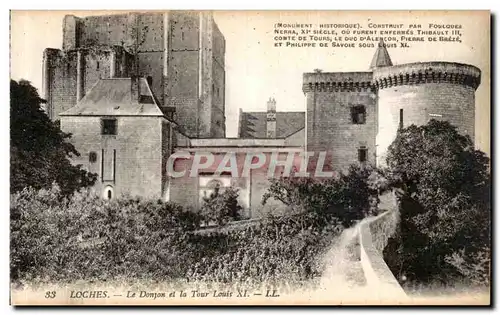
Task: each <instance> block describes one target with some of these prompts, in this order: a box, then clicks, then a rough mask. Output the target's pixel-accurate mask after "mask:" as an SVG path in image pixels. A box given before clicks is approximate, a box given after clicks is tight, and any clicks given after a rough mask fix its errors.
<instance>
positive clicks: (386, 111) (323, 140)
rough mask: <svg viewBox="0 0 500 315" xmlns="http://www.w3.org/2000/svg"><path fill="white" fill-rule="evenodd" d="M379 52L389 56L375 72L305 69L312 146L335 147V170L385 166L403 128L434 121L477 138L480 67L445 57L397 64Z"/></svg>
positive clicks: (380, 63)
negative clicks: (446, 123) (370, 165)
mask: <svg viewBox="0 0 500 315" xmlns="http://www.w3.org/2000/svg"><path fill="white" fill-rule="evenodd" d="M379 49H385V47H383V46H380V47H379ZM375 56H382V57H383V58H382V59H381V60H378V59H380V58H378V59H377V58H375V64H374V65H375V66H373V67H372V68H373V70H372V71H367V72H325V73H323V72H314V73H304V75H303V84H302V91H303V92H304V94H305V96H306V102H307V117H306V119H307V136H306V139H307V140H306V141H307V147H308V150H313V151H314V150H327V151H331V155H332V159H331V161H332V166H333V167H334V168H344V167H347V166H348V165H350V164H352V163H356V162H357V161H359V162H362V163H364V162H368V163H376V164H379V165H380V164H384V163H385V158H386V154H387V148H388V147H389V145H390V144H391V143H392V141H393V140H394V138H395V137H396V134H397V130H398V128H400V127H406V126H409V125H411V124H415V125H424V124H426V123H427V122H428V121H429V120H430V119H438V120H446V121H449V122H450V123H451V124H452V125H454V126H456V127H457V129H458V131H459V132H460V133H462V134H465V135H469V136H470V137H471V138H472V140H474V128H475V91H476V89H477V88H478V86H479V84H480V83H481V71H480V70H479V69H478V68H476V67H474V66H471V65H467V64H461V63H453V62H441V61H437V62H416V63H408V64H402V65H392V62H391V61H390V60H389V59H390V58H389V57H388V53H387V51H385V52H379V51H378V52H377V53H376V55H375ZM377 62H378V63H379V65H377ZM372 63H373V62H372Z"/></svg>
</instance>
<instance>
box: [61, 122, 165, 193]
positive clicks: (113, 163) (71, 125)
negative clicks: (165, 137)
mask: <svg viewBox="0 0 500 315" xmlns="http://www.w3.org/2000/svg"><path fill="white" fill-rule="evenodd" d="M116 119H117V135H116V136H103V135H101V118H100V117H92V116H82V117H73V116H62V117H61V129H62V130H63V131H64V132H69V133H72V134H73V136H72V138H71V143H73V144H74V146H75V148H76V149H77V151H78V152H79V153H80V157H75V158H73V162H74V163H75V164H81V165H82V166H83V167H84V168H85V169H87V170H89V171H91V172H93V173H97V174H98V175H99V178H98V182H97V184H96V189H97V191H100V190H102V189H103V187H105V186H112V187H113V188H114V195H115V196H117V195H120V194H123V193H125V194H131V195H133V196H136V195H138V196H143V197H152V198H161V197H162V120H163V118H160V117H116ZM90 152H95V154H96V156H97V158H96V160H95V161H94V162H91V161H90V159H89V157H90V156H89V155H90ZM113 156H114V157H113Z"/></svg>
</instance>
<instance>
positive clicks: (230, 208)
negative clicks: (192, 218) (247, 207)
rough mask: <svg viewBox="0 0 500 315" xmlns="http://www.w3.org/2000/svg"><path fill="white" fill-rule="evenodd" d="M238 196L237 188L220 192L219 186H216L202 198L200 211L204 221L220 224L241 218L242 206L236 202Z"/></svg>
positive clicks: (228, 188) (229, 188)
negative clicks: (208, 194)
mask: <svg viewBox="0 0 500 315" xmlns="http://www.w3.org/2000/svg"><path fill="white" fill-rule="evenodd" d="M238 196H239V192H238V190H237V189H235V188H233V187H227V188H225V189H224V191H222V192H221V189H220V186H216V187H215V188H214V191H213V192H212V193H211V194H210V196H208V197H204V198H203V205H202V208H201V213H202V216H203V217H204V218H205V221H206V223H209V222H216V223H217V225H219V226H222V225H225V224H226V223H227V222H228V221H232V220H241V210H242V209H243V208H242V207H241V206H240V205H239V203H238Z"/></svg>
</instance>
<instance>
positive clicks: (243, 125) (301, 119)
mask: <svg viewBox="0 0 500 315" xmlns="http://www.w3.org/2000/svg"><path fill="white" fill-rule="evenodd" d="M240 119H241V120H240V130H239V136H240V137H241V138H267V131H266V127H267V112H241V117H240ZM305 124H306V114H305V112H276V138H286V137H289V136H291V135H292V134H294V133H296V132H297V131H299V130H300V129H303V128H304V127H305Z"/></svg>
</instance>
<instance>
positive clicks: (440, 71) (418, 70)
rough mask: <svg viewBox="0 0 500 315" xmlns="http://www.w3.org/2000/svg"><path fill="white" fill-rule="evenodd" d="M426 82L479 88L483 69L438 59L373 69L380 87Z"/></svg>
mask: <svg viewBox="0 0 500 315" xmlns="http://www.w3.org/2000/svg"><path fill="white" fill-rule="evenodd" d="M424 83H451V84H460V85H465V86H470V87H472V88H474V89H477V87H478V86H479V84H480V83H481V70H479V69H478V68H476V67H474V66H471V65H467V64H461V63H452V62H439V61H436V62H416V63H408V64H402V65H396V66H391V67H382V68H376V69H375V70H374V71H373V85H374V86H375V87H376V88H378V89H384V88H388V87H394V86H401V85H411V84H424Z"/></svg>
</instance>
